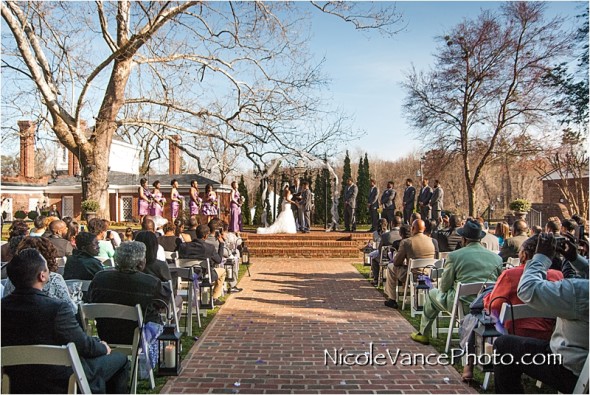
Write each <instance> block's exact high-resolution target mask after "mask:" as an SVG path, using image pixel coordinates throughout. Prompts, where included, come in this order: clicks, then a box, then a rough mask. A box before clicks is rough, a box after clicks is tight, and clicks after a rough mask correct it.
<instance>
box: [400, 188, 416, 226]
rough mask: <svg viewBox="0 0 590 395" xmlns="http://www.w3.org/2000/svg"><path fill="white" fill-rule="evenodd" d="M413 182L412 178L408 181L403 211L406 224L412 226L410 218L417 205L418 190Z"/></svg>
mask: <svg viewBox="0 0 590 395" xmlns="http://www.w3.org/2000/svg"><path fill="white" fill-rule="evenodd" d="M412 183H413V181H412V179H411V178H407V179H406V189H405V190H404V198H403V206H402V207H403V209H404V223H405V224H410V225H411V222H410V218H411V217H412V212H413V211H414V205H415V204H416V188H415V187H414V185H412Z"/></svg>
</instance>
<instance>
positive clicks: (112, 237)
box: [102, 218, 121, 248]
mask: <svg viewBox="0 0 590 395" xmlns="http://www.w3.org/2000/svg"><path fill="white" fill-rule="evenodd" d="M102 222H104V225H105V227H106V228H107V232H106V236H105V240H107V241H110V242H111V244H112V245H113V248H117V247H119V246H120V245H121V237H120V236H119V233H117V232H115V231H114V230H111V229H110V227H111V221H109V220H108V219H106V218H103V220H102Z"/></svg>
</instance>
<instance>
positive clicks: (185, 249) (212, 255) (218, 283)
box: [178, 225, 226, 305]
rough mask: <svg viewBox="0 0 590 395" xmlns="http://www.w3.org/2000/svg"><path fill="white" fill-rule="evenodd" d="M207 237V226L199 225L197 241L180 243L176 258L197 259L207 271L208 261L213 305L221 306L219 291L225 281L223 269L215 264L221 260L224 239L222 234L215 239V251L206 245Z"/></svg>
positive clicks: (209, 245)
mask: <svg viewBox="0 0 590 395" xmlns="http://www.w3.org/2000/svg"><path fill="white" fill-rule="evenodd" d="M208 235H209V227H208V226H207V225H199V227H198V228H197V239H196V240H193V241H191V242H190V243H181V244H180V246H179V247H178V257H179V258H181V259H198V260H201V261H203V262H201V267H202V268H203V269H205V270H206V269H207V266H206V262H205V261H204V260H205V259H209V260H210V263H211V268H212V273H210V279H211V282H212V283H213V299H215V300H214V302H215V304H217V305H222V304H223V302H222V301H220V300H219V297H220V296H221V291H222V290H223V282H224V281H225V274H226V273H225V269H223V268H219V267H216V268H215V269H213V267H214V265H215V264H220V263H221V261H222V259H223V250H224V248H225V239H224V236H223V235H222V234H220V235H219V236H218V237H217V241H218V243H219V247H218V248H217V249H215V247H213V245H211V244H209V243H207V242H206V241H205V240H206V239H207V236H208Z"/></svg>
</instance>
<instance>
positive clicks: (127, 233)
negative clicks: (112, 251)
mask: <svg viewBox="0 0 590 395" xmlns="http://www.w3.org/2000/svg"><path fill="white" fill-rule="evenodd" d="M123 239H124V240H123V241H133V229H131V228H127V229H125V234H124V235H123Z"/></svg>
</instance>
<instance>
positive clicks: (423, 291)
mask: <svg viewBox="0 0 590 395" xmlns="http://www.w3.org/2000/svg"><path fill="white" fill-rule="evenodd" d="M426 277H427V276H426V275H425V274H420V275H419V276H418V283H416V284H414V301H413V303H414V306H413V309H414V311H423V310H424V305H425V304H426V298H427V297H428V291H430V287H429V286H428V284H427V283H426Z"/></svg>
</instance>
